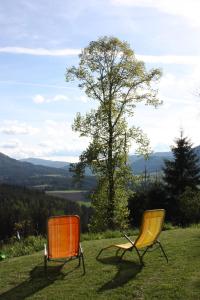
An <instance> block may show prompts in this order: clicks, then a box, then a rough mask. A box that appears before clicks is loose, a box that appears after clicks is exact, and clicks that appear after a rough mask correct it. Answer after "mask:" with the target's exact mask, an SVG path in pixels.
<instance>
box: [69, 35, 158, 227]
mask: <svg viewBox="0 0 200 300" xmlns="http://www.w3.org/2000/svg"><path fill="white" fill-rule="evenodd" d="M160 75H161V74H160V70H158V69H152V70H150V71H147V70H146V69H145V66H144V63H143V62H141V61H138V60H137V59H136V57H135V55H134V52H133V50H132V49H131V48H130V46H129V45H128V44H127V43H126V42H121V41H120V40H118V39H117V38H114V37H103V38H100V39H98V40H97V41H92V42H91V43H90V44H89V46H88V47H86V48H84V49H83V51H82V53H81V54H80V62H79V66H78V67H72V68H69V69H67V73H66V79H67V81H69V80H73V79H78V80H79V82H80V84H79V86H80V87H81V88H83V89H84V91H85V93H86V95H87V96H88V98H90V99H93V100H95V101H96V102H97V104H98V106H97V108H96V109H93V110H92V111H91V112H89V113H86V115H85V116H81V115H80V113H78V114H77V117H76V118H75V120H74V125H73V129H74V130H75V131H77V132H79V133H80V136H86V137H89V138H90V144H89V146H88V148H87V149H86V150H85V151H84V152H83V153H82V155H81V156H80V163H79V164H77V165H76V166H75V167H76V170H77V172H78V175H79V178H81V176H82V170H81V168H80V166H82V167H85V166H86V165H89V166H90V167H91V168H92V170H93V172H94V173H95V175H96V178H97V181H98V184H97V190H96V192H95V194H94V197H93V201H92V203H93V207H94V208H95V216H94V218H93V228H94V229H95V230H98V229H100V228H101V229H106V228H113V227H115V226H116V225H122V224H124V220H123V218H126V216H128V210H127V202H128V196H129V194H128V186H127V183H128V178H129V176H130V172H129V170H128V167H127V164H126V162H127V153H128V148H129V146H130V143H131V140H135V142H136V143H137V144H139V148H140V150H141V151H140V152H143V153H146V152H147V149H148V139H147V138H146V137H145V135H144V134H143V133H142V131H141V129H140V128H137V127H132V128H129V126H128V123H127V121H126V117H127V116H129V117H130V116H133V113H134V108H135V106H136V104H137V103H139V102H143V103H145V104H146V105H153V106H155V107H156V106H157V105H158V104H160V101H159V100H158V98H157V90H156V89H154V88H152V83H153V82H156V81H158V79H159V78H160ZM120 216H121V217H120ZM102 226H103V227H104V228H103V227H102Z"/></svg>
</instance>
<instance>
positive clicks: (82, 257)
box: [81, 253, 85, 275]
mask: <svg viewBox="0 0 200 300" xmlns="http://www.w3.org/2000/svg"><path fill="white" fill-rule="evenodd" d="M81 259H82V264H83V275H85V262H84V256H83V253H81Z"/></svg>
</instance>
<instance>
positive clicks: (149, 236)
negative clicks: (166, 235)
mask: <svg viewBox="0 0 200 300" xmlns="http://www.w3.org/2000/svg"><path fill="white" fill-rule="evenodd" d="M164 218H165V210H164V209H154V210H146V211H145V212H144V214H143V218H142V224H141V227H140V232H139V235H138V237H137V238H136V240H135V241H132V240H131V239H130V238H129V237H128V236H127V235H126V234H124V236H125V238H126V239H127V240H128V243H125V244H114V245H110V246H108V247H105V248H103V249H101V251H100V252H99V254H98V255H97V259H98V257H99V255H100V254H101V253H102V251H103V250H105V249H108V248H111V247H116V248H117V252H116V255H117V254H118V252H119V251H120V250H122V251H123V252H122V255H121V256H120V258H122V257H123V255H124V254H125V253H126V251H132V250H133V249H135V250H136V252H137V254H138V256H139V259H140V263H141V264H144V263H143V257H144V255H145V254H146V252H147V251H148V250H149V249H150V248H152V247H153V246H154V245H158V247H160V249H161V251H162V253H163V255H164V257H165V258H166V260H167V262H168V258H167V255H166V253H165V251H164V249H163V246H162V245H161V243H160V241H159V240H158V237H159V235H160V233H161V231H162V227H163V223H164ZM140 252H142V253H140Z"/></svg>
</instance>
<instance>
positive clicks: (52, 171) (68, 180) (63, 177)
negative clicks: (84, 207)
mask: <svg viewBox="0 0 200 300" xmlns="http://www.w3.org/2000/svg"><path fill="white" fill-rule="evenodd" d="M40 161H41V162H42V161H43V160H40ZM44 163H45V164H46V165H44ZM50 165H52V164H50ZM65 165H66V163H65ZM93 177H94V176H93ZM0 183H8V184H14V185H23V186H29V187H34V188H39V189H46V190H56V189H58V190H62V189H75V188H76V186H75V183H74V181H73V178H72V174H71V173H70V172H69V170H68V168H66V167H65V166H64V167H63V168H57V167H52V166H48V164H47V163H46V161H45V162H43V165H41V164H40V165H38V164H33V163H30V162H26V161H20V160H16V159H13V158H11V157H9V156H7V155H5V154H3V153H0ZM94 184H95V179H94V178H88V177H87V176H86V178H85V179H84V182H83V185H84V189H90V186H91V187H93V186H94Z"/></svg>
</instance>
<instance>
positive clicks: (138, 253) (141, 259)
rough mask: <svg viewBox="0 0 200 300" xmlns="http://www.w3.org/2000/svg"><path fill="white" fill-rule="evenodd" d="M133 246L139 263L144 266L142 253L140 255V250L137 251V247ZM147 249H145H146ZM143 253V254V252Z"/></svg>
mask: <svg viewBox="0 0 200 300" xmlns="http://www.w3.org/2000/svg"><path fill="white" fill-rule="evenodd" d="M134 248H135V250H136V252H137V255H138V257H139V260H140V264H141V265H142V266H144V262H143V256H144V255H140V252H139V251H138V249H137V248H136V247H134ZM146 251H147V250H146ZM146 251H145V253H146ZM145 253H144V254H145Z"/></svg>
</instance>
